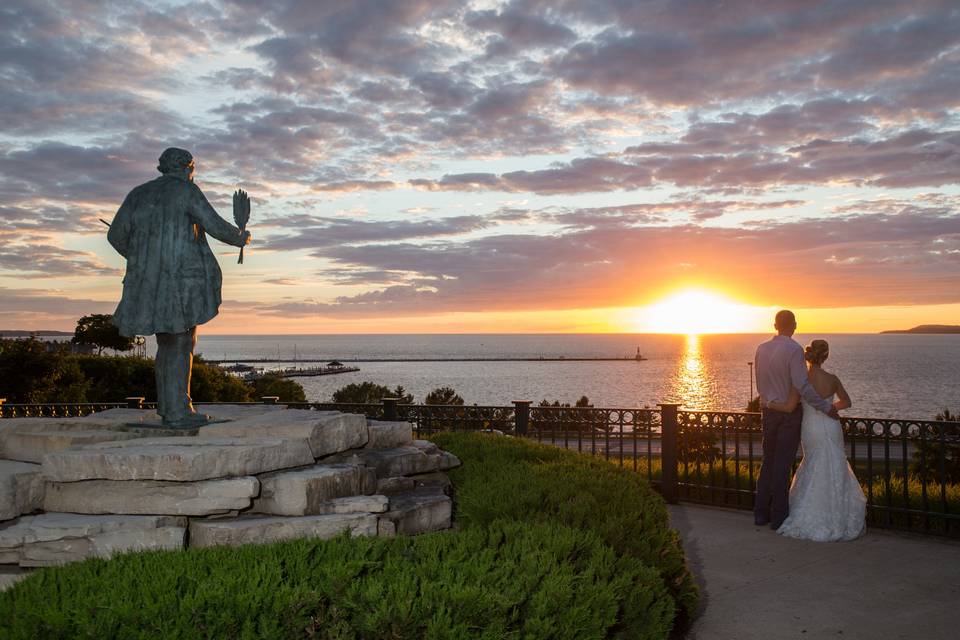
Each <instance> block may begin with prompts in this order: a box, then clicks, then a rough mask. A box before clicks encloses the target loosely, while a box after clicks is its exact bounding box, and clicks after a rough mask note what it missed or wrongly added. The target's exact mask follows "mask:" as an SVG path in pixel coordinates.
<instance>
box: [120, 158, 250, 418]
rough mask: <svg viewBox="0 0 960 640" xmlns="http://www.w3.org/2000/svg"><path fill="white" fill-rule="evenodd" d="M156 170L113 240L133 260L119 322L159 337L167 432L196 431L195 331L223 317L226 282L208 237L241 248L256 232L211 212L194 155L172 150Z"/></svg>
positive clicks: (131, 201)
mask: <svg viewBox="0 0 960 640" xmlns="http://www.w3.org/2000/svg"><path fill="white" fill-rule="evenodd" d="M157 169H159V170H160V173H162V174H163V175H162V176H160V177H159V178H157V179H155V180H151V181H150V182H147V183H145V184H142V185H140V186H139V187H137V188H135V189H134V190H133V191H131V192H130V193H129V195H127V197H126V199H125V200H124V201H123V204H122V205H120V210H119V211H117V215H116V216H115V217H114V219H113V224H112V225H111V226H110V231H109V233H108V234H107V239H108V240H109V242H110V244H111V245H113V248H114V249H116V250H117V251H118V252H119V253H120V255H122V256H123V257H124V258H126V259H127V272H126V275H125V276H124V278H123V297H122V298H121V300H120V304H119V305H118V306H117V310H116V312H115V313H114V314H113V322H114V324H116V325H117V327H118V328H119V329H120V333H121V335H124V336H135V335H148V334H151V333H154V334H156V336H157V358H156V378H157V404H158V413H159V414H160V415H161V416H162V417H163V424H164V426H169V427H179V428H191V427H197V426H200V425H202V424H203V423H205V422H206V421H207V418H206V416H203V415H201V414H197V413H196V411H195V410H194V408H193V403H192V401H191V399H190V372H191V369H192V367H193V349H194V347H195V346H196V343H197V325H199V324H203V323H204V322H207V321H208V320H210V319H211V318H213V317H214V316H216V315H217V312H218V311H219V309H220V301H221V298H220V285H221V284H222V281H223V276H222V274H221V273H220V265H218V264H217V259H216V258H215V257H214V255H213V252H212V251H211V250H210V247H209V246H208V245H207V236H206V234H208V233H209V234H210V235H211V236H213V237H214V238H216V239H217V240H220V241H221V242H225V243H227V244H230V245H234V246H237V247H243V246H244V245H246V244H248V243H249V242H250V232H249V231H243V232H241V231H240V229H238V228H237V227H235V226H233V225H232V224H230V223H229V222H227V221H226V220H224V219H223V218H221V217H220V216H219V215H217V212H216V211H215V210H214V208H213V207H212V206H210V203H209V202H207V199H206V198H205V197H204V195H203V192H202V191H200V187H198V186H197V185H196V184H194V182H193V171H194V164H193V156H192V155H191V154H190V152H189V151H185V150H184V149H177V148H173V147H171V148H170V149H167V150H166V151H164V152H163V154H162V155H161V156H160V164H159V166H158V167H157ZM245 199H246V198H245V196H242V197H240V198H238V197H236V196H235V197H234V207H235V208H236V207H237V206H238V203H239V206H247V207H249V202H243V200H245Z"/></svg>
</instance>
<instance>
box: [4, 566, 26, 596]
mask: <svg viewBox="0 0 960 640" xmlns="http://www.w3.org/2000/svg"><path fill="white" fill-rule="evenodd" d="M31 573H32V571H30V570H29V569H22V568H20V567H0V591H6V590H7V589H10V588H12V587H13V585H15V584H17V583H18V582H20V581H21V580H24V579H26V578H28V577H29V576H30V574H31Z"/></svg>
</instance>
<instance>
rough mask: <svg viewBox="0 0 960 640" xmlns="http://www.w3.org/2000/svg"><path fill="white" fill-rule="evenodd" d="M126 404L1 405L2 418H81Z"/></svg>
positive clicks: (0, 414)
mask: <svg viewBox="0 0 960 640" xmlns="http://www.w3.org/2000/svg"><path fill="white" fill-rule="evenodd" d="M126 406H127V403H126V402H57V403H53V404H7V403H2V404H0V418H80V417H83V416H87V415H90V414H91V413H95V412H97V411H106V410H107V409H119V408H123V407H126Z"/></svg>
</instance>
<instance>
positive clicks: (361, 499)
mask: <svg viewBox="0 0 960 640" xmlns="http://www.w3.org/2000/svg"><path fill="white" fill-rule="evenodd" d="M389 508H390V499H389V498H388V497H387V496H378V495H372V496H350V497H347V498H335V499H333V500H329V501H327V502H323V503H321V504H320V505H318V507H317V512H318V515H323V514H329V513H384V512H386V511H387V510H388V509H389Z"/></svg>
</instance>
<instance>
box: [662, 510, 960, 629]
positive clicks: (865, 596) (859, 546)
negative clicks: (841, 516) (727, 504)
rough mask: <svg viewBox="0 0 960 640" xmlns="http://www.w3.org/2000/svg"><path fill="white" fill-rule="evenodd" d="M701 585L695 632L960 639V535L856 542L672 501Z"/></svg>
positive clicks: (870, 535)
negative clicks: (801, 535)
mask: <svg viewBox="0 0 960 640" xmlns="http://www.w3.org/2000/svg"><path fill="white" fill-rule="evenodd" d="M670 519H671V523H672V526H673V527H674V528H675V529H676V530H677V531H679V532H680V535H681V536H682V537H683V540H684V548H685V550H686V552H687V558H688V561H689V562H690V564H691V565H692V568H693V570H694V572H695V573H696V575H697V579H698V581H699V582H700V587H701V611H700V615H699V617H698V618H697V620H696V622H695V623H694V625H693V628H692V629H691V630H690V633H689V634H688V635H687V638H690V639H694V640H727V639H731V640H733V639H736V640H749V639H751V638H758V639H761V638H762V639H763V640H779V639H780V638H805V639H811V640H812V639H819V638H843V639H844V640H851V639H859V638H864V639H869V640H877V639H881V638H882V639H884V640H887V639H889V640H895V639H900V638H905V639H906V638H909V639H913V638H923V639H924V640H939V639H941V638H943V639H947V638H950V639H954V638H960V543H958V542H955V541H946V540H941V539H937V538H932V537H926V536H919V535H914V534H900V533H894V532H888V531H878V530H871V531H868V532H867V534H866V535H865V536H864V537H863V538H861V539H859V540H856V541H854V542H841V543H817V542H807V541H802V540H792V539H790V538H784V537H782V536H778V535H777V534H776V533H774V532H773V531H771V530H770V529H769V528H767V527H757V526H754V524H753V515H752V514H751V513H749V512H746V511H734V510H728V509H718V508H711V507H700V506H693V505H675V506H670Z"/></svg>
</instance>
